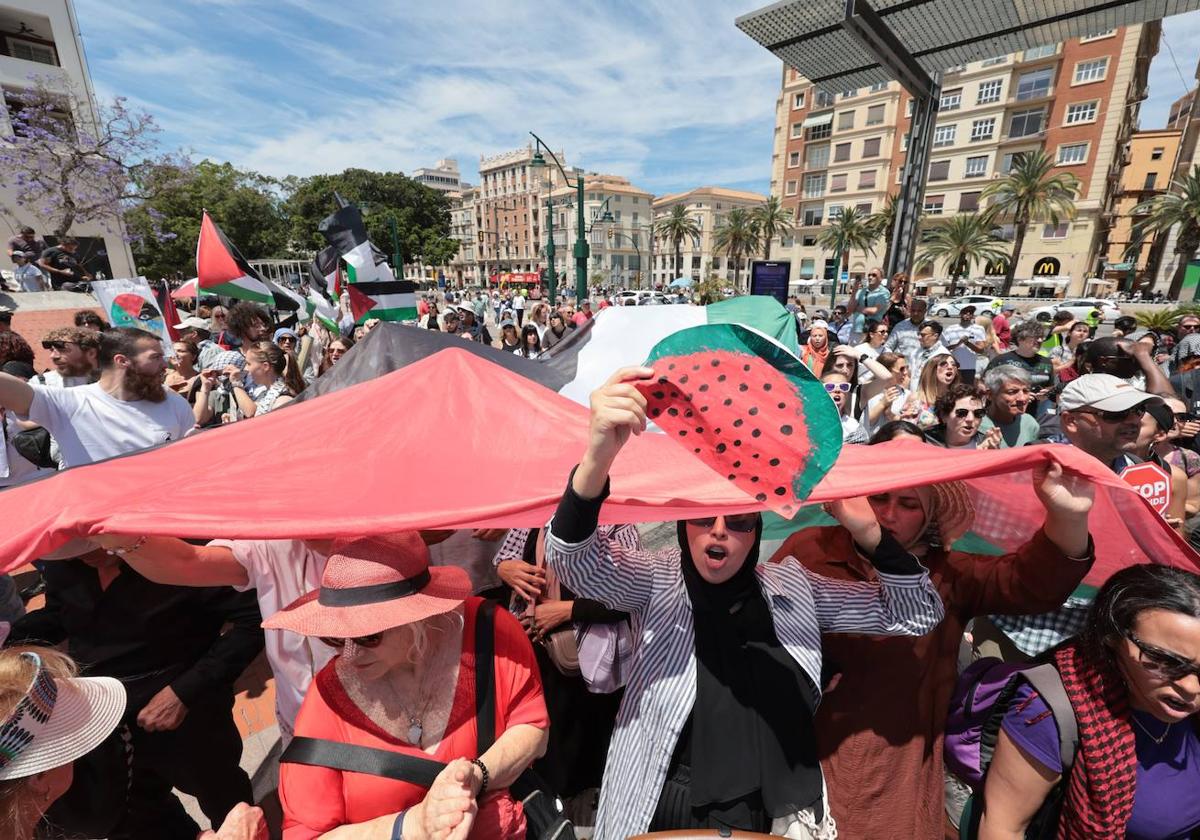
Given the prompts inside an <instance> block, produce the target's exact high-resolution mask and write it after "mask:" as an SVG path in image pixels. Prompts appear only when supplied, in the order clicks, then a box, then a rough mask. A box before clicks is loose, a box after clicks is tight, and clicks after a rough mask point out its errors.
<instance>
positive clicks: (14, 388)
mask: <svg viewBox="0 0 1200 840" xmlns="http://www.w3.org/2000/svg"><path fill="white" fill-rule="evenodd" d="M31 405H33V386H32V385H30V384H29V383H28V382H26V381H25V380H24V379H20V378H18V377H16V376H13V375H11V374H8V373H0V407H2V408H6V409H8V410H9V411H12V412H15V413H17V414H21V415H26V414H29V407H30V406H31Z"/></svg>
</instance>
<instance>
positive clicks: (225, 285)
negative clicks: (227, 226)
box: [196, 210, 275, 305]
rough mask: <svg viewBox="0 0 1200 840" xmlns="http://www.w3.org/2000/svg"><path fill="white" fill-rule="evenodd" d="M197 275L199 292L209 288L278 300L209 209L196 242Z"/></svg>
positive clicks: (257, 300) (259, 299)
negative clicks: (220, 226) (217, 223)
mask: <svg viewBox="0 0 1200 840" xmlns="http://www.w3.org/2000/svg"><path fill="white" fill-rule="evenodd" d="M196 278H197V280H196V285H197V291H198V293H204V292H209V293H211V294H216V295H226V296H227V297H233V298H239V299H241V300H249V301H253V302H254V303H265V304H267V305H271V304H273V303H274V302H275V295H274V294H272V292H271V290H270V289H268V288H267V284H266V283H265V282H264V281H263V278H262V275H260V274H259V273H258V272H257V271H255V270H254V268H253V267H251V265H250V263H248V262H246V258H245V257H243V256H242V254H241V252H240V251H238V249H237V248H236V247H234V245H233V243H232V242H230V241H229V240H228V239H226V238H225V234H224V233H223V232H222V231H221V229H220V228H219V227H217V225H216V223H215V222H214V221H213V220H212V219H211V218H210V217H209V215H208V211H207V210H205V211H204V218H203V219H202V220H201V222H200V239H199V240H198V241H197V242H196Z"/></svg>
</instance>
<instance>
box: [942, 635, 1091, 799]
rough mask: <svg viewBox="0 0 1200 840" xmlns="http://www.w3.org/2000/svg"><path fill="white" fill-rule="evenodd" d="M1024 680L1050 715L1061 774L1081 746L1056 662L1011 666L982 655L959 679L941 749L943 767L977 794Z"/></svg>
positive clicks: (1015, 664) (1072, 711)
mask: <svg viewBox="0 0 1200 840" xmlns="http://www.w3.org/2000/svg"><path fill="white" fill-rule="evenodd" d="M1022 680H1023V681H1025V682H1027V683H1029V684H1030V685H1031V686H1033V688H1034V690H1035V691H1036V692H1037V693H1038V696H1039V697H1040V698H1041V699H1042V701H1043V702H1044V703H1045V704H1046V705H1047V706H1048V707H1049V708H1050V711H1051V712H1053V713H1054V720H1055V723H1057V724H1058V749H1059V757H1060V758H1061V759H1062V766H1063V769H1064V773H1065V771H1066V769H1067V768H1069V767H1070V766H1071V764H1072V762H1073V761H1074V760H1075V751H1076V749H1077V748H1078V746H1079V729H1078V725H1077V724H1076V722H1075V710H1074V709H1072V708H1071V702H1070V700H1068V699H1067V692H1066V689H1064V688H1063V684H1062V678H1061V677H1060V676H1059V675H1058V671H1057V669H1055V667H1054V664H1053V663H1044V664H1041V665H1030V664H1028V663H1024V664H1021V663H1009V662H1001V661H1000V660H999V659H996V658H995V657H990V656H989V657H985V658H983V659H980V660H979V661H977V662H973V663H971V665H970V667H968V668H967V669H966V670H965V671H963V672H962V674H961V675H960V676H959V678H958V686H957V687H956V688H955V690H954V696H953V697H952V698H951V700H950V715H949V717H948V718H947V719H946V739H945V744H944V745H943V757H944V758H945V761H946V769H947V770H949V771H950V772H951V773H953V774H954V775H955V776H957V777H958V778H959V779H961V780H962V781H963V782H965V783H966V784H967V785H969V786H970V787H971V788H972V790H974V791H976V792H979V791H980V790H982V789H983V778H984V776H985V775H987V768H988V765H990V764H991V763H992V754H993V753H994V752H995V749H996V739H997V738H999V737H1000V723H1001V721H1003V720H1004V715H1005V713H1006V712H1007V711H1008V707H1009V705H1010V704H1011V703H1012V699H1013V697H1014V696H1016V693H1017V689H1018V688H1020V685H1021V682H1022Z"/></svg>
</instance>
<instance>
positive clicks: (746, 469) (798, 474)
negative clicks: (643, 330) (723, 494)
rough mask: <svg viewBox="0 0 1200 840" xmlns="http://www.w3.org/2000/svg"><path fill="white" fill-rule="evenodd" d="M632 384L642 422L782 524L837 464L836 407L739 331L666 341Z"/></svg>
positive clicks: (807, 377) (707, 328)
mask: <svg viewBox="0 0 1200 840" xmlns="http://www.w3.org/2000/svg"><path fill="white" fill-rule="evenodd" d="M646 366H647V367H652V368H654V372H655V374H656V376H655V378H654V379H653V380H651V381H649V382H645V383H642V384H639V385H638V388H639V390H641V392H642V393H643V394H645V396H646V399H647V402H648V405H647V414H648V417H649V419H650V420H651V421H652V422H654V423H655V424H656V425H658V427H659V428H661V429H662V430H663V431H664V432H666V433H667V434H668V435H669V436H670V437H671V438H672V439H674V440H676V441H678V442H679V443H680V444H682V445H683V446H686V447H687V448H688V450H689V451H690V452H691V453H692V454H694V455H695V456H696V457H697V458H699V459H700V460H702V461H703V462H704V463H706V464H708V465H709V466H710V467H712V468H713V469H714V470H716V471H717V472H718V473H720V474H721V475H723V476H726V477H727V478H728V479H729V481H731V482H733V483H734V484H735V485H736V486H737V487H738V488H739V489H741V490H743V491H745V492H746V493H748V494H749V495H751V496H753V497H754V498H755V499H756V500H758V501H759V502H763V503H764V504H766V505H767V506H768V507H769V508H770V509H771V510H773V511H775V512H776V513H779V514H781V515H783V516H786V517H789V518H790V517H791V516H792V515H793V514H794V513H795V512H796V510H797V509H798V508H799V507H800V505H801V504H802V503H803V502H804V500H805V499H807V498H808V494H809V493H811V492H812V489H813V487H815V486H816V485H817V482H819V481H820V480H821V478H822V476H824V475H825V473H826V472H828V471H829V468H830V467H832V466H833V462H834V461H836V460H837V456H838V452H840V451H841V449H842V424H841V418H840V417H839V416H838V410H837V407H836V406H835V405H834V404H833V400H831V399H830V398H829V395H828V394H826V393H825V388H824V386H823V385H822V384H821V382H820V381H819V380H817V378H816V377H815V376H813V375H812V373H811V372H810V371H809V369H808V368H807V367H806V366H805V365H804V363H803V362H801V361H800V360H799V359H798V358H796V357H795V356H794V355H792V354H791V353H789V352H788V351H787V350H786V349H784V347H783V346H782V345H780V344H778V343H777V342H775V341H773V340H772V339H770V338H768V337H767V336H765V335H763V334H762V333H759V332H756V331H754V330H752V329H749V328H747V327H744V326H742V325H740V324H707V325H704V326H699V327H690V328H688V329H685V330H680V331H679V332H676V333H672V334H671V335H669V336H667V337H666V338H665V339H663V340H662V341H660V342H659V343H658V344H656V345H655V346H654V349H653V350H651V351H650V356H649V358H648V359H647V360H646Z"/></svg>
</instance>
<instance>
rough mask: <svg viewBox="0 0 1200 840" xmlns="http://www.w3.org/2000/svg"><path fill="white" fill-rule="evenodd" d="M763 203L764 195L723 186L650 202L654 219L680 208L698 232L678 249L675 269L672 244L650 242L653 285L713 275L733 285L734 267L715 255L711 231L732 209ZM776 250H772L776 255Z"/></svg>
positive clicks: (744, 280) (744, 279)
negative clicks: (681, 206)
mask: <svg viewBox="0 0 1200 840" xmlns="http://www.w3.org/2000/svg"><path fill="white" fill-rule="evenodd" d="M766 200H767V197H766V196H765V195H761V194H760V193H755V192H747V191H745V190H731V189H726V188H724V187H697V188H696V189H694V190H689V191H687V192H682V193H673V194H670V195H664V196H662V197H660V198H658V199H655V201H654V219H655V220H656V221H657V220H659V219H663V218H666V217H667V216H670V215H671V211H672V209H673V208H674V207H675V206H676V205H683V206H684V207H686V208H687V210H688V215H689V216H690V217H691V218H692V219H694V220H695V222H696V226H697V227H698V228H699V229H700V236H699V238H697V239H695V240H692V241H687V240H684V241H683V242H682V243H681V247H680V257H681V262H680V265H679V266H678V268H676V266H675V245H674V243H673V242H671V241H670V240H668V239H666V238H664V237H658V238H657V239H656V241H655V243H654V265H653V271H652V274H653V283H654V285H655V286H660V285H667V284H669V283H671V282H672V281H673V280H675V279H676V278H677V277H691V278H692V279H693V280H700V279H702V278H705V277H708V276H709V275H710V274H714V275H716V276H717V277H719V278H721V280H722V281H724V282H726V283H728V284H729V285H730V286H732V285H733V282H734V274H735V272H734V266H733V264H732V262H733V261H732V260H730V259H729V257H728V256H727V255H726V254H724V253H718V252H717V251H716V249H715V247H714V244H713V240H714V236H713V234H714V231H715V230H716V229H717V228H719V227H720V226H721V224H722V223H723V222H724V221H725V216H726V215H727V214H728V213H729V211H730V210H732V209H734V208H735V207H740V208H742V209H745V210H753V209H754V208H755V207H757V206H759V205H760V204H763V203H764V202H765V201H766ZM777 253H778V250H776V254H777ZM746 265H748V261H747V262H746V264H745V265H743V266H742V268H743V271H742V274H741V276H742V285H743V287H745V285H746V284H747V283H748V279H747V277H748V274H747V272H746V271H745V268H746Z"/></svg>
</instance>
